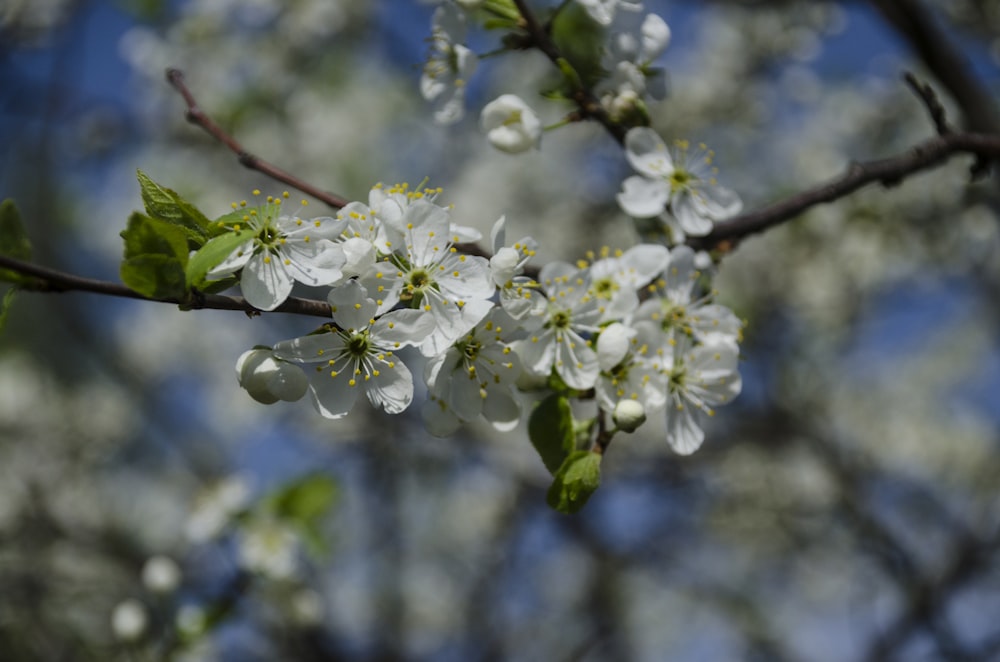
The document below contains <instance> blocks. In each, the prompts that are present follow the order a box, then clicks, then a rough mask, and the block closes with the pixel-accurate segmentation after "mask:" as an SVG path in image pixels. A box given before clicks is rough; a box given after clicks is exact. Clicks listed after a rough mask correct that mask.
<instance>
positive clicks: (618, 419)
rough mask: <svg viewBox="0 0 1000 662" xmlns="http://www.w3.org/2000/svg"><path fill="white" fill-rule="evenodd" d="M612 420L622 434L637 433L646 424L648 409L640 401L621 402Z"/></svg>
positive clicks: (616, 407)
mask: <svg viewBox="0 0 1000 662" xmlns="http://www.w3.org/2000/svg"><path fill="white" fill-rule="evenodd" d="M611 418H612V420H614V422H615V425H617V426H618V429H619V430H621V431H622V432H635V430H636V429H637V428H638V427H639V426H640V425H642V424H643V423H645V422H646V408H645V407H643V406H642V403H641V402H639V401H638V400H621V401H620V402H619V403H618V404H617V405H616V406H615V412H614V413H613V414H612V415H611Z"/></svg>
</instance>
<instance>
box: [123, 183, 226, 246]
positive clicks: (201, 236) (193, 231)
mask: <svg viewBox="0 0 1000 662" xmlns="http://www.w3.org/2000/svg"><path fill="white" fill-rule="evenodd" d="M136 173H137V175H136V176H137V178H138V179H139V188H140V190H141V192H142V204H143V205H144V206H145V208H146V213H147V214H149V216H151V217H152V218H155V219H157V220H160V221H166V222H167V223H171V224H173V225H176V226H178V227H180V228H183V229H184V231H185V233H186V237H187V240H188V241H189V242H190V244H191V246H190V247H191V248H198V247H199V246H201V245H202V244H204V243H205V241H206V240H207V239H208V237H209V236H211V235H212V234H213V232H212V229H211V221H209V220H208V219H207V218H206V217H205V215H204V214H202V213H201V212H200V211H199V210H198V209H197V208H196V207H195V206H194V205H192V204H191V203H190V202H188V201H187V200H185V199H184V198H182V197H181V196H180V195H178V194H177V193H176V192H174V191H172V190H170V189H168V188H166V187H164V186H160V185H159V184H157V183H156V182H154V181H153V180H152V179H150V178H149V176H148V175H146V173H144V172H143V171H142V170H137V171H136Z"/></svg>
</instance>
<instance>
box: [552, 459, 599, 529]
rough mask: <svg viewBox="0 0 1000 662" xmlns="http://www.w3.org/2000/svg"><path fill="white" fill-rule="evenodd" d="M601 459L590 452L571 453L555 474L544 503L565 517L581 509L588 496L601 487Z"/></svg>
mask: <svg viewBox="0 0 1000 662" xmlns="http://www.w3.org/2000/svg"><path fill="white" fill-rule="evenodd" d="M602 457H603V456H602V455H600V454H598V453H594V452H591V451H574V452H573V453H571V454H570V455H569V457H567V458H566V460H565V461H563V463H562V466H560V467H559V471H557V472H556V476H555V480H554V481H552V486H551V487H550V488H549V492H548V494H546V495H545V501H546V502H547V503H548V504H549V505H550V506H552V507H553V508H555V509H556V510H558V511H559V512H561V513H566V514H567V515H570V514H573V513H575V512H577V511H578V510H580V509H581V508H583V506H584V505H585V504H586V503H587V500H588V499H590V495H591V494H593V493H594V492H596V491H597V488H598V487H600V486H601V458H602Z"/></svg>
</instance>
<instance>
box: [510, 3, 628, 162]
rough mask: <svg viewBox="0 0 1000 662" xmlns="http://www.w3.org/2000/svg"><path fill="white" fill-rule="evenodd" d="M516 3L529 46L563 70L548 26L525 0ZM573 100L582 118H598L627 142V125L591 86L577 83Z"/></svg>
mask: <svg viewBox="0 0 1000 662" xmlns="http://www.w3.org/2000/svg"><path fill="white" fill-rule="evenodd" d="M514 4H515V5H517V10H518V11H519V12H521V17H522V18H523V19H524V29H525V31H526V32H527V33H528V38H529V39H530V42H529V43H528V44H527V46H528V47H531V46H533V47H535V48H537V49H538V50H540V51H541V52H543V53H545V56H546V57H548V58H549V60H551V61H552V64H554V65H555V66H556V68H558V69H560V70H561V69H562V67H561V66H560V63H561V62H566V59H565V57H563V54H562V53H561V52H560V51H559V48H558V47H557V46H556V44H555V42H554V41H552V38H551V37H550V36H549V32H548V30H547V29H546V27H545V26H543V25H542V24H541V23H539V21H538V18H537V17H536V16H535V13H534V12H533V11H531V9H530V8H529V7H528V3H527V2H526V1H525V0H514ZM573 101H574V102H575V103H576V105H577V108H579V115H580V117H581V118H582V119H583V118H590V119H593V120H596V121H597V122H598V123H599V124H600V125H601V126H603V127H604V128H605V130H607V132H608V133H610V134H611V135H612V137H614V139H615V140H617V141H618V143H619V144H622V143H624V142H625V127H623V126H622V125H621V124H619V123H618V122H615V121H614V120H613V119H611V116H610V115H609V114H608V111H606V110H605V109H604V106H602V105H601V102H600V100H599V99H598V98H597V96H595V95H594V92H593V91H592V90H591V89H590V88H588V87H587V86H586V85H583V84H580V85H577V86H576V89H575V90H573Z"/></svg>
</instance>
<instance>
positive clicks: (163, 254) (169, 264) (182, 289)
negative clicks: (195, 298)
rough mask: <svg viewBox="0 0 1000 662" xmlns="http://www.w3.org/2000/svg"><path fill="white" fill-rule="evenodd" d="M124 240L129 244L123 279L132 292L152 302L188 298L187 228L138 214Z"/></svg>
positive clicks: (132, 216)
mask: <svg viewBox="0 0 1000 662" xmlns="http://www.w3.org/2000/svg"><path fill="white" fill-rule="evenodd" d="M121 236H122V239H124V240H125V259H124V260H123V261H122V265H121V278H122V282H123V283H125V285H127V286H128V287H129V289H131V290H133V291H135V292H138V293H139V294H141V295H143V296H145V297H150V298H152V299H183V298H184V297H185V296H186V295H187V289H188V286H187V279H186V278H185V275H184V269H185V267H186V265H187V261H188V244H187V233H186V232H185V230H184V228H182V227H179V226H177V225H174V224H172V223H169V222H167V221H161V220H157V219H155V218H150V217H149V216H146V215H145V214H141V213H139V212H134V213H133V214H132V215H131V216H130V217H129V219H128V226H127V227H126V228H125V230H123V231H122V233H121Z"/></svg>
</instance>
